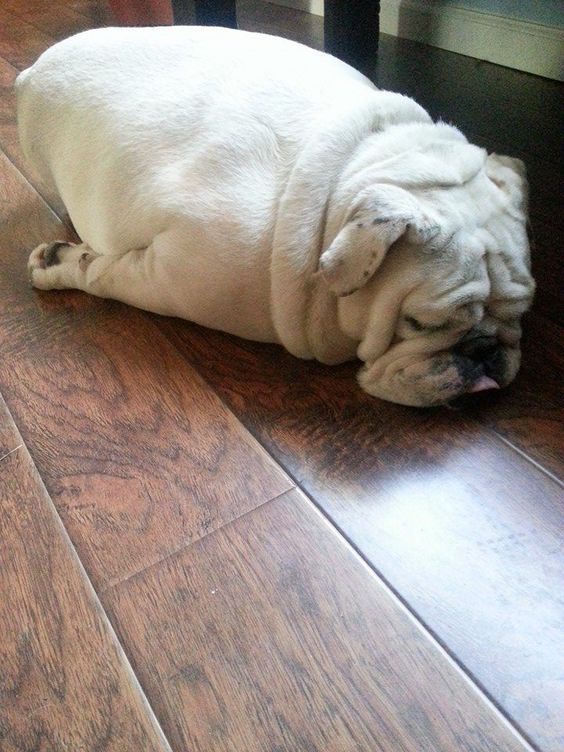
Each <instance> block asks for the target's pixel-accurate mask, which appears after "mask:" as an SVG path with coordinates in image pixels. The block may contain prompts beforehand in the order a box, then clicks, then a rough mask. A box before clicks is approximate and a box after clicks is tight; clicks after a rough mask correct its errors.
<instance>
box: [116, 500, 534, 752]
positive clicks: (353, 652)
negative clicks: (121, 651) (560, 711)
mask: <svg viewBox="0 0 564 752" xmlns="http://www.w3.org/2000/svg"><path fill="white" fill-rule="evenodd" d="M154 593H159V604H156V603H155V599H154ZM104 602H105V605H106V608H107V609H108V611H109V613H110V614H111V615H112V619H113V621H114V623H115V624H116V625H117V628H118V631H119V633H120V634H121V635H122V639H123V640H124V641H125V642H126V643H127V645H128V646H129V649H130V651H131V657H132V660H133V664H134V665H135V667H136V670H137V672H138V674H139V676H140V677H141V681H142V683H143V685H144V686H145V687H146V690H147V692H148V695H149V697H150V698H151V701H152V702H154V703H155V707H156V708H157V712H158V714H159V717H160V718H161V721H162V723H163V728H164V729H165V732H166V733H167V735H168V736H169V738H170V739H171V742H172V744H173V745H174V747H175V748H176V749H178V750H186V749H194V750H198V752H233V750H245V752H255V750H256V752H258V751H259V750H276V752H296V750H308V752H351V751H352V750H359V751H362V752H368V751H369V750H370V752H376V750H379V751H380V752H399V750H401V751H402V752H427V751H428V752H431V751H432V752H452V750H457V752H485V750H490V751H491V752H494V751H495V752H502V751H505V750H507V751H509V750H524V749H528V748H529V747H528V745H526V744H525V743H524V742H523V740H522V739H520V738H519V736H518V735H517V734H516V733H515V732H514V730H513V729H511V727H510V726H509V725H508V724H507V723H506V722H505V720H504V719H503V718H502V717H501V716H500V715H499V714H498V712H497V711H496V710H495V709H494V708H493V706H491V705H490V704H489V703H488V702H487V701H486V700H485V698H484V697H483V695H481V693H480V692H479V691H478V690H477V689H476V687H475V686H473V685H472V684H471V683H470V682H469V681H468V680H467V678H466V677H465V676H464V675H463V674H462V673H461V672H460V671H459V670H458V669H457V667H455V666H454V664H453V663H452V662H451V661H450V660H449V659H448V658H447V657H446V656H445V654H444V653H443V652H442V651H441V650H440V648H439V647H438V646H437V645H436V643H434V642H433V640H432V639H431V638H430V636H429V635H428V634H427V633H426V632H425V631H424V630H422V629H421V628H420V627H419V625H417V624H416V623H415V622H414V621H413V620H412V618H411V617H410V616H409V614H408V613H407V612H406V611H405V609H404V608H403V607H402V606H401V605H400V603H399V602H398V601H397V600H396V599H395V598H394V597H393V596H392V595H391V593H390V592H389V591H388V590H387V588H386V587H385V586H384V585H383V583H382V582H381V581H380V580H379V579H378V578H377V577H375V576H374V574H373V573H372V572H370V570H369V569H368V568H367V567H366V566H365V565H364V564H363V563H362V562H361V561H360V560H359V558H358V557H357V555H356V554H355V553H354V552H353V551H352V549H351V548H350V547H349V546H348V545H347V544H346V543H344V541H343V540H342V539H341V538H340V537H339V536H338V535H337V534H336V533H335V531H334V529H333V528H332V527H330V526H329V525H327V523H326V521H325V520H324V519H323V518H322V517H321V515H319V514H318V513H317V511H316V510H314V509H313V507H312V506H311V505H310V504H309V503H308V502H307V501H306V500H305V499H304V497H303V496H302V495H301V494H300V493H298V492H296V491H291V492H289V493H288V494H286V495H285V496H284V497H281V498H278V499H277V500H275V501H273V502H271V503H270V504H266V505H263V506H262V507H261V508H260V509H256V510H253V511H252V512H250V513H249V514H248V515H246V516H245V517H243V518H239V519H238V520H236V521H235V522H234V523H232V524H230V525H227V526H225V527H223V528H222V529H221V530H218V531H216V532H215V533H214V534H212V535H210V536H207V537H206V538H204V539H203V540H201V541H199V542H197V543H196V544H194V545H192V546H190V547H188V548H187V549H184V550H183V551H181V552H179V553H178V554H177V555H175V556H173V557H170V558H169V559H167V560H166V561H163V562H160V563H159V564H157V565H156V566H154V567H151V568H150V569H148V570H145V571H144V572H142V573H141V574H140V575H138V576H136V577H133V578H131V579H129V580H127V581H126V582H123V583H120V584H119V585H117V586H116V587H114V588H112V590H111V591H108V592H106V593H105V594H104Z"/></svg>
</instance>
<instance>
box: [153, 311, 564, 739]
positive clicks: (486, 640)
mask: <svg viewBox="0 0 564 752" xmlns="http://www.w3.org/2000/svg"><path fill="white" fill-rule="evenodd" d="M159 325H160V327H161V328H162V329H163V330H164V331H166V332H167V334H168V336H169V337H170V338H171V341H173V342H174V344H175V345H176V346H177V348H178V349H179V351H180V352H182V353H183V355H184V356H185V357H186V358H187V359H188V360H190V362H191V363H192V364H193V365H194V366H195V367H196V368H197V369H198V370H199V371H200V373H202V374H203V376H204V377H205V379H206V380H207V381H208V382H209V383H210V384H212V385H213V387H214V388H215V390H216V391H217V392H218V393H219V394H220V395H221V396H222V397H223V399H224V400H225V402H226V403H227V404H228V405H229V407H230V408H231V409H232V410H233V412H235V414H236V415H238V416H239V418H240V420H241V421H242V422H243V423H244V424H245V425H246V426H247V427H248V428H249V430H251V431H252V432H253V433H254V435H255V436H257V437H258V439H259V440H260V441H261V443H262V444H263V445H264V446H265V447H266V448H267V450H268V451H269V452H270V453H271V454H272V455H273V456H274V457H275V458H276V459H277V460H278V462H279V463H280V464H281V465H282V466H283V467H285V468H286V469H287V470H288V472H289V473H290V474H291V475H292V476H293V477H294V478H295V479H296V481H297V482H298V483H299V484H300V485H301V487H302V488H304V489H305V490H306V491H307V492H308V494H309V495H310V496H311V497H312V498H313V499H314V500H315V502H316V504H318V505H319V506H320V507H322V508H323V509H324V511H325V512H326V513H327V514H328V516H329V517H330V518H331V519H332V520H333V521H334V522H335V523H336V524H337V525H338V527H339V528H340V529H341V530H342V531H343V532H344V533H345V535H346V536H347V538H349V539H350V540H351V541H352V542H353V543H354V545H355V546H356V547H357V548H358V550H360V551H361V552H362V554H363V555H364V556H365V557H366V559H367V560H368V561H370V562H371V564H372V565H373V566H374V567H375V568H376V570H377V571H379V572H381V573H382V574H383V576H384V577H385V579H386V580H387V581H388V582H389V583H390V584H391V586H392V587H393V588H394V590H396V591H397V592H399V593H401V596H402V598H403V599H404V600H405V601H406V602H407V603H408V604H409V606H410V608H412V609H413V610H414V611H415V612H416V613H417V614H418V615H419V616H420V618H421V619H422V620H423V621H424V622H425V623H426V624H427V625H428V626H429V628H430V629H431V630H432V632H433V633H434V634H436V635H438V637H439V639H440V640H441V641H442V642H443V644H445V645H448V647H449V650H451V651H452V652H453V654H455V655H456V656H457V658H458V660H460V661H461V662H462V663H463V664H464V665H465V666H466V667H467V669H468V670H469V671H470V672H471V673H472V675H473V676H475V677H477V678H478V679H479V681H480V682H481V684H482V685H483V686H484V687H486V689H487V690H488V692H489V693H490V694H491V695H492V696H493V697H495V698H496V700H497V701H498V702H499V703H500V704H501V706H503V707H505V708H506V709H507V710H508V712H509V713H510V714H511V716H512V717H513V718H514V719H515V720H516V721H517V722H518V724H519V725H520V726H521V727H522V728H524V729H525V731H526V732H527V733H528V734H529V735H530V736H531V737H532V738H534V739H536V740H538V741H539V744H541V746H542V745H544V746H543V749H546V750H554V752H556V750H558V749H559V746H561V745H562V742H563V741H564V728H563V724H562V718H563V717H564V715H561V713H560V707H559V705H558V703H557V701H556V700H557V697H558V696H559V695H558V692H561V691H562V689H558V687H559V686H560V685H559V682H560V678H559V677H561V676H562V675H564V661H562V660H561V659H560V658H558V657H557V656H558V655H559V654H560V653H559V644H560V641H561V639H562V635H563V631H562V630H564V611H563V609H562V604H561V602H560V600H559V597H558V592H559V588H560V584H559V583H561V582H562V579H560V578H561V577H563V576H564V571H563V559H564V556H563V551H562V546H561V543H560V541H561V535H562V529H563V524H564V520H563V518H562V513H563V508H562V507H563V505H562V491H561V488H560V487H559V486H558V484H557V483H555V482H554V480H552V479H551V477H549V476H548V475H546V474H545V473H543V472H542V471H541V470H539V469H537V467H536V466H535V465H533V464H531V463H530V462H529V461H527V460H526V459H525V458H523V457H522V456H521V455H520V454H518V453H517V452H515V451H514V450H513V449H511V448H510V447H508V446H506V445H505V444H504V443H502V442H501V441H500V439H499V438H498V437H497V436H496V435H495V433H492V432H491V431H490V430H489V428H487V427H486V426H482V425H480V424H479V423H478V422H477V421H474V420H471V419H470V418H469V417H467V416H466V415H465V413H464V412H454V411H449V410H446V409H443V410H435V411H425V410H417V409H410V408H404V407H401V406H399V405H391V404H387V403H384V402H381V401H378V400H376V399H374V398H370V397H368V396H367V395H364V394H362V393H361V392H360V391H359V390H358V388H357V387H356V386H355V383H354V371H355V370H356V367H357V365H356V364H350V365H345V366H342V367H338V368H333V369H331V368H326V367H323V366H320V365H317V364H314V363H303V362H300V361H297V360H295V359H293V358H291V356H289V355H287V354H286V353H284V352H282V351H281V350H279V349H277V348H275V347H274V346H261V345H257V344H253V343H246V342H243V341H240V340H236V339H235V338H232V337H227V336H225V335H221V334H219V333H212V332H208V331H205V330H202V329H199V328H198V327H196V326H194V325H190V324H184V325H181V324H180V323H179V322H174V321H170V320H169V321H167V320H162V321H161V322H160V324H159ZM545 349H546V350H550V349H551V348H550V345H546V348H545ZM214 352H215V353H217V355H215V356H214ZM539 352H540V354H543V352H544V350H542V349H541V350H540V351H539ZM219 353H221V355H219ZM547 370H549V369H547ZM534 374H535V369H534V367H531V369H530V371H529V373H528V375H527V373H525V374H524V378H525V379H526V378H527V376H528V378H529V379H531V381H530V382H529V387H528V390H529V391H525V390H524V387H523V386H522V385H517V386H516V387H515V388H514V394H515V398H514V400H513V403H512V404H513V406H514V407H513V409H514V410H515V415H514V416H513V419H512V418H511V417H510V416H511V412H510V411H509V412H508V414H507V416H506V418H505V422H504V419H503V416H504V412H503V408H502V407H499V408H498V410H499V418H498V421H499V424H500V426H501V429H502V430H503V432H504V433H505V435H506V436H510V437H512V439H513V440H514V441H515V443H518V438H519V436H520V437H521V438H522V439H523V441H524V442H525V441H527V442H528V443H526V448H527V451H529V450H531V451H532V450H533V448H535V449H536V450H537V454H538V456H539V457H540V458H541V459H542V460H543V461H545V460H546V458H547V456H551V455H549V454H548V452H549V450H548V449H547V447H550V452H552V450H553V449H555V447H554V446H553V442H554V443H556V441H559V440H560V435H561V434H559V433H558V426H557V425H556V420H557V416H554V425H553V424H552V420H553V416H551V414H550V412H551V411H550V408H548V409H547V410H546V412H544V413H543V408H542V406H541V405H539V403H540V401H541V398H540V397H538V393H537V390H538V382H537V384H535V382H534V381H533V380H532V378H533V376H534ZM540 374H542V375H539V374H537V375H538V376H539V378H540V379H541V381H542V384H543V387H544V388H546V389H548V391H550V383H551V382H550V381H548V380H547V378H548V377H547V371H545V370H544V369H542V370H541V371H540ZM556 381H557V377H554V378H553V380H552V384H553V386H554V390H555V392H554V394H556V388H557V384H556ZM518 390H519V391H518ZM535 394H536V397H535ZM517 395H520V397H518V396H517ZM527 399H529V400H530V402H529V409H530V412H527V410H525V412H522V411H523V405H522V404H521V403H520V400H523V403H526V401H527ZM503 400H504V397H503V396H500V397H499V405H502V404H503ZM533 400H536V402H535V401H533ZM488 402H490V404H491V403H492V401H491V399H490V400H484V401H483V403H482V404H483V407H482V409H483V411H484V413H485V414H488V413H487V411H488V407H487V404H488ZM494 403H495V400H494ZM549 404H550V403H549ZM535 405H536V407H535ZM520 411H521V412H520ZM494 415H495V413H494ZM519 415H522V416H523V417H522V419H521V422H520V420H519V417H518V416H519ZM528 416H530V417H528ZM541 418H542V420H541ZM488 419H489V420H490V421H491V422H492V423H494V424H495V419H494V417H493V416H489V418H488ZM515 423H517V424H519V425H518V428H512V426H514V425H515ZM535 426H538V431H537V432H536V434H533V435H532V436H529V437H528V436H527V430H531V431H533V429H534V427H535ZM516 437H517V438H516ZM555 469H556V468H555ZM526 646H527V647H526Z"/></svg>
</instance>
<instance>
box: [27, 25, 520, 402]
mask: <svg viewBox="0 0 564 752" xmlns="http://www.w3.org/2000/svg"><path fill="white" fill-rule="evenodd" d="M17 93H18V118H19V127H20V137H21V143H22V146H23V149H24V153H25V155H26V157H27V158H28V159H29V160H30V161H31V162H33V164H34V165H35V167H36V168H37V169H38V170H39V172H40V174H41V175H42V178H43V179H44V180H45V181H46V182H48V183H50V184H52V185H53V186H54V187H55V188H56V189H57V191H58V192H59V194H60V196H61V198H62V200H63V202H64V204H65V206H66V207H67V210H68V212H69V215H70V217H71V219H72V221H73V223H74V226H75V228H76V230H77V232H78V234H79V235H80V237H81V239H82V240H83V243H84V246H83V247H81V248H80V249H79V251H80V252H79V251H76V252H74V253H71V254H67V255H66V256H65V258H64V259H63V262H62V263H60V264H58V265H56V266H53V267H50V268H47V269H44V268H41V265H40V264H39V259H40V254H39V255H38V253H39V252H37V253H36V255H35V256H34V257H33V261H32V263H31V272H32V279H33V282H34V284H35V285H36V286H38V287H43V288H45V289H48V288H52V287H78V288H80V289H85V290H87V291H89V292H92V293H94V294H96V295H100V296H102V297H113V298H117V299H120V300H123V301H125V302H128V303H131V304H133V305H136V306H139V307H141V308H145V309H148V310H151V311H155V312H157V313H164V314H170V315H175V316H180V317H183V318H187V319H190V320H193V321H196V322H198V323H200V324H203V325H206V326H210V327H213V328H218V329H222V330H225V331H228V332H231V333H234V334H237V335H240V336H242V337H247V338H251V339H256V340H262V341H272V342H279V343H281V344H283V345H284V346H285V347H286V348H287V349H288V350H289V351H290V352H291V353H293V354H294V355H297V356H299V357H303V358H311V357H317V358H319V359H320V360H324V361H325V362H339V361H342V360H345V359H348V358H351V357H354V356H355V353H356V351H357V349H358V354H359V355H360V357H362V358H363V359H364V360H366V361H367V362H368V363H369V365H370V364H373V363H374V362H375V361H377V360H378V358H380V356H381V355H382V354H383V353H385V352H386V351H387V350H388V348H389V346H390V343H391V341H392V338H393V336H394V332H395V330H396V326H397V320H398V315H399V309H400V308H401V305H402V301H403V300H404V298H405V297H406V296H407V295H408V293H409V292H410V291H411V292H413V289H414V288H416V287H418V286H419V287H420V285H421V283H422V271H423V269H424V268H426V267H425V263H427V262H429V260H430V259H431V257H434V262H433V263H435V265H437V264H438V265H439V267H440V268H441V270H442V271H441V274H442V275H443V276H445V275H446V276H448V275H449V274H450V273H451V272H453V273H454V277H456V272H457V269H458V266H459V260H458V259H459V256H457V255H456V254H454V255H453V253H452V252H450V254H449V253H445V252H444V249H443V250H441V252H436V253H435V252H431V253H429V247H430V245H429V244H432V243H433V242H434V241H433V238H434V237H440V238H442V240H443V241H445V239H447V238H448V237H450V236H451V235H452V234H453V233H457V234H458V235H457V236H458V237H461V233H462V234H463V233H464V232H466V234H467V235H468V236H469V237H470V236H472V242H475V238H474V234H475V232H474V231H475V230H477V229H478V230H479V231H480V232H482V234H483V238H482V240H481V241H480V242H481V245H480V247H479V250H477V251H476V252H475V255H476V258H478V257H480V258H481V259H485V258H486V255H487V254H486V250H485V249H486V246H488V244H489V247H490V249H492V248H493V245H495V248H496V250H495V251H494V250H492V251H491V253H489V252H488V253H489V256H490V257H491V258H493V256H494V255H495V253H498V250H497V243H498V240H499V238H497V236H496V233H498V234H499V232H502V230H499V228H500V227H503V223H504V221H505V219H506V215H507V213H508V212H509V213H511V212H513V213H514V214H516V213H519V212H521V214H520V215H519V217H518V218H517V221H518V222H521V224H522V220H523V217H524V214H523V212H522V210H520V209H519V207H518V203H519V197H520V196H521V194H522V190H521V188H519V186H517V188H516V187H515V185H514V183H515V179H514V175H515V172H514V170H512V169H510V166H509V167H508V166H507V165H504V166H501V167H500V169H501V170H502V171H503V170H506V171H507V172H508V173H511V175H510V177H509V178H508V182H509V183H511V191H513V193H514V194H516V195H517V198H516V197H515V195H513V197H512V203H511V200H510V199H509V198H508V194H509V191H508V190H502V189H500V187H499V185H496V184H494V182H492V179H490V177H491V171H492V169H494V172H495V166H494V167H493V168H492V164H491V161H489V160H488V162H486V154H485V153H484V152H483V151H482V150H481V149H478V148H477V147H474V146H471V145H469V144H468V143H467V142H466V139H465V138H464V137H463V136H462V135H461V134H460V133H459V132H458V131H457V130H456V129H454V128H451V127H449V126H446V125H444V124H439V125H433V124H432V123H431V120H430V118H429V116H428V115H427V113H426V112H425V111H424V110H423V109H422V108H421V107H420V106H419V105H417V104H416V103H415V102H413V101H412V100H410V99H409V98H407V97H403V96H400V95H399V94H393V93H389V92H383V91H379V90H377V89H375V88H374V86H373V85H372V84H371V82H370V81H369V80H368V79H366V78H365V77H364V76H362V75H361V74H360V73H358V72H357V71H355V70H354V69H352V68H350V67H349V66H347V65H346V64H344V63H342V62H340V61H338V60H336V59H335V58H332V57H330V56H328V55H325V54H323V53H319V52H316V51H314V50H311V49H309V48H307V47H304V46H302V45H298V44H295V43H293V42H289V41H287V40H283V39H280V38H276V37H271V36H265V35H261V34H250V33H246V32H240V31H231V30H227V29H218V28H206V29H204V28H197V27H172V28H157V29H99V30H94V31H88V32H85V33H83V34H79V35H77V36H75V37H71V38H70V39H67V40H65V41H63V42H61V43H59V44H57V45H55V46H54V47H52V48H51V49H49V50H47V52H45V53H44V54H43V55H42V56H41V57H40V58H39V60H38V61H37V62H36V63H35V65H33V66H32V67H31V68H30V69H28V70H27V71H24V73H22V74H21V75H20V76H19V78H18V81H17ZM488 169H489V171H490V175H489V176H488V173H487V170H488ZM504 178H507V175H505V173H504ZM506 182H507V181H506ZM484 198H485V202H484ZM494 215H495V217H496V218H497V219H496V220H495V222H494V224H495V229H494V230H492V228H491V227H490V226H489V225H491V222H492V216H494ZM363 218H364V221H363ZM375 218H379V221H378V222H377V223H374V224H372V223H373V220H374V219H375ZM499 218H500V221H498V219H499ZM359 224H361V225H362V228H360V227H358V225H359ZM357 230H358V232H361V231H362V237H361V235H359V234H357ZM498 230H499V232H498ZM512 231H513V229H512V226H511V228H509V229H507V232H512ZM478 234H479V233H478ZM400 238H402V241H400V244H401V243H402V242H403V244H404V245H405V246H406V248H407V249H408V250H406V251H405V253H404V255H405V258H406V259H407V258H408V257H409V259H410V261H409V264H410V265H411V266H413V269H412V270H411V271H410V272H409V273H407V274H404V273H403V272H401V271H399V272H398V270H397V269H395V268H394V264H393V263H392V265H391V267H390V269H387V266H389V265H390V264H389V263H388V259H387V255H388V254H387V251H388V248H389V247H390V245H391V244H392V243H394V242H395V241H397V240H398V239H400ZM492 238H494V240H492ZM469 242H470V241H469ZM424 244H427V246H428V248H427V255H425V254H423V253H421V252H419V251H417V252H411V251H409V249H410V248H411V249H413V248H414V247H415V248H418V247H420V246H423V245H424ZM492 244H493V245H492ZM443 245H444V243H443ZM470 245H471V243H470ZM525 245H526V239H525ZM373 246H374V247H375V248H376V247H377V248H378V252H377V253H375V252H373V250H372V248H373ZM361 247H362V249H363V251H362V252H360V251H359V249H360V248H361ZM438 247H439V245H437V248H438ZM441 248H442V247H441ZM84 252H87V253H88V254H89V256H88V263H86V262H84V259H83V262H82V263H80V264H79V263H77V261H78V260H79V259H80V257H81V256H83V253H84ZM505 252H506V255H508V256H509V257H510V258H511V260H512V261H511V264H513V266H514V267H515V269H513V270H511V269H510V270H509V271H507V263H506V261H504V262H503V263H502V264H501V265H500V264H497V265H496V263H493V266H492V269H490V270H489V271H488V272H487V273H486V274H485V277H484V275H483V274H482V275H480V274H479V273H478V277H479V278H480V279H482V278H483V277H484V279H482V283H479V282H478V283H477V284H478V287H479V286H480V284H482V288H483V289H481V288H480V291H479V295H478V297H479V298H480V299H483V300H484V301H485V300H486V299H487V297H488V295H489V292H490V289H491V285H492V284H495V285H497V286H498V288H500V289H501V287H503V286H505V288H508V287H509V286H511V284H513V281H514V279H515V277H516V276H517V277H519V275H521V276H520V277H519V278H520V279H521V282H522V283H523V285H524V286H525V287H527V285H529V288H528V289H527V290H526V294H525V297H527V296H528V297H529V298H530V294H531V290H532V287H531V283H530V278H529V275H528V259H527V258H526V253H525V252H524V251H523V238H520V239H519V251H518V252H517V253H513V252H512V251H511V250H510V249H509V248H507V247H506V248H505ZM498 255H499V253H498ZM320 257H321V259H322V260H321V262H320ZM84 258H86V257H84ZM421 260H422V261H423V262H424V263H422V261H421ZM490 260H491V259H490ZM484 264H485V261H484ZM511 264H510V265H511ZM427 265H428V263H427ZM490 265H491V264H490ZM478 267H479V263H477V266H476V268H478ZM318 269H319V271H318ZM415 269H417V270H418V271H414V270H415ZM445 270H446V271H445ZM376 272H378V273H376ZM398 275H399V276H398ZM410 275H411V277H413V278H412V280H411V288H410V290H407V289H404V288H405V278H410ZM451 276H452V274H451ZM459 276H460V275H459ZM474 276H476V275H474ZM404 277H405V278H404ZM385 279H387V290H384V291H382V280H385ZM379 280H380V281H379ZM451 281H452V280H451ZM461 282H462V278H461V279H458V281H457V282H455V283H454V284H455V286H456V285H457V284H458V286H460V284H461ZM449 284H450V282H449ZM351 287H354V288H362V289H360V290H359V291H358V292H355V293H354V294H352V295H351V296H350V298H343V297H340V296H342V295H343V294H345V293H349V292H352V290H351ZM475 287H476V285H475ZM394 290H395V298H394V301H395V302H394V304H393V305H392V304H390V305H389V306H388V308H387V309H386V310H387V313H381V314H380V315H381V316H384V319H386V317H387V319H386V320H379V319H378V316H377V317H376V319H374V315H372V314H370V309H371V308H373V307H374V306H373V304H372V301H373V300H374V299H375V296H376V295H378V296H380V297H381V301H384V300H385V299H386V295H390V292H391V291H392V292H393V291H394ZM430 294H431V295H434V296H435V297H437V295H438V296H439V297H441V294H442V293H440V292H439V293H437V291H436V290H435V291H433V292H431V293H430ZM443 297H444V296H443ZM449 305H450V307H451V308H452V305H451V304H450V303H449V304H448V305H447V307H448V306H449ZM443 308H444V305H443ZM386 389H387V387H386V388H385V389H384V390H383V392H382V396H386V397H388V398H391V399H397V400H398V401H410V400H411V402H413V398H410V397H409V396H407V397H403V398H402V394H401V388H400V390H399V392H400V393H399V395H398V394H396V393H395V392H393V390H392V391H390V389H387V391H386ZM405 389H407V390H408V387H405ZM368 391H370V388H369V389H368ZM372 391H373V393H378V390H377V389H376V390H374V389H373V390H372ZM396 391H397V390H396Z"/></svg>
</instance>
